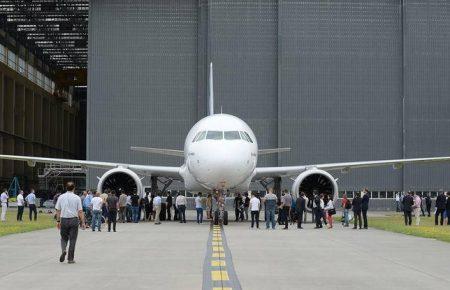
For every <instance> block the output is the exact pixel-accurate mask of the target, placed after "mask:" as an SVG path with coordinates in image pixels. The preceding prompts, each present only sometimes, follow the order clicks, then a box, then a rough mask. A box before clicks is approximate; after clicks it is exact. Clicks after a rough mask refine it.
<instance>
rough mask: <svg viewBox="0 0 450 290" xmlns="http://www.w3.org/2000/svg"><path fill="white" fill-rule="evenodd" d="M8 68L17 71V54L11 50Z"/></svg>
mask: <svg viewBox="0 0 450 290" xmlns="http://www.w3.org/2000/svg"><path fill="white" fill-rule="evenodd" d="M8 66H9V67H10V68H12V69H13V70H16V54H15V53H14V52H12V51H10V50H8Z"/></svg>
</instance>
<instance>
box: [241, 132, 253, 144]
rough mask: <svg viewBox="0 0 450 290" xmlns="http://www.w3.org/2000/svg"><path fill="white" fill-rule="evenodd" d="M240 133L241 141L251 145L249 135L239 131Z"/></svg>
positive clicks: (251, 141)
mask: <svg viewBox="0 0 450 290" xmlns="http://www.w3.org/2000/svg"><path fill="white" fill-rule="evenodd" d="M240 133H241V137H242V139H243V140H245V141H247V142H250V143H253V140H252V138H250V135H249V134H248V133H247V132H243V131H240Z"/></svg>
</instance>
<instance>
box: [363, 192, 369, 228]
mask: <svg viewBox="0 0 450 290" xmlns="http://www.w3.org/2000/svg"><path fill="white" fill-rule="evenodd" d="M363 193H364V196H363V197H362V200H361V212H362V217H363V225H364V229H366V230H367V229H368V224H367V211H368V210H369V201H370V192H369V190H367V188H364V190H363Z"/></svg>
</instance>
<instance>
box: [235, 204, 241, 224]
mask: <svg viewBox="0 0 450 290" xmlns="http://www.w3.org/2000/svg"><path fill="white" fill-rule="evenodd" d="M234 215H235V216H236V220H235V221H236V222H237V221H238V220H239V218H240V215H241V211H240V210H239V208H238V207H236V208H235V209H234Z"/></svg>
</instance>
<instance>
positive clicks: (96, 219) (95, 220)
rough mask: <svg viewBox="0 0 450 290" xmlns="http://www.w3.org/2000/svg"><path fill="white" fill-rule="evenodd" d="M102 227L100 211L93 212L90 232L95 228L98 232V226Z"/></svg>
mask: <svg viewBox="0 0 450 290" xmlns="http://www.w3.org/2000/svg"><path fill="white" fill-rule="evenodd" d="M101 225H102V211H101V210H94V211H92V225H91V228H92V231H95V227H98V230H100V226H101Z"/></svg>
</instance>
